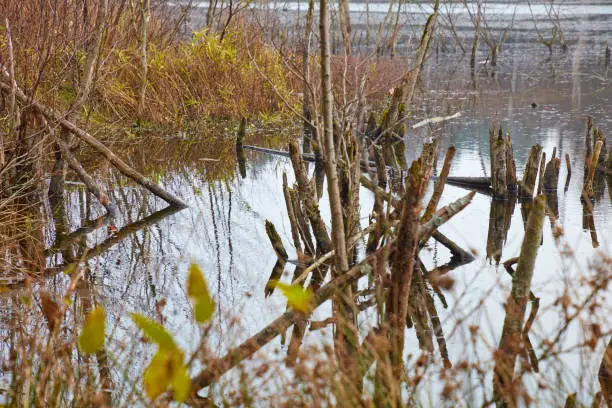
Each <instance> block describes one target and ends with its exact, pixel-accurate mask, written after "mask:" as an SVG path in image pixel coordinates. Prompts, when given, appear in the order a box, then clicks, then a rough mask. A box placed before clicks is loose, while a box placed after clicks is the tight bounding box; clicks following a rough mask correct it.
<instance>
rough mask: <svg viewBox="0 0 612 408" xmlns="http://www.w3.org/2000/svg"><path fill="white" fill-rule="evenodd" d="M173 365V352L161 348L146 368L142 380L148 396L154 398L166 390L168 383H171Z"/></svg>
mask: <svg viewBox="0 0 612 408" xmlns="http://www.w3.org/2000/svg"><path fill="white" fill-rule="evenodd" d="M171 366H172V356H171V354H170V353H169V352H168V351H166V350H164V349H160V350H159V351H158V352H157V353H156V354H155V355H154V356H153V359H152V360H151V363H150V364H149V366H148V367H147V368H146V370H145V372H144V375H143V379H142V382H143V384H144V388H145V391H146V393H147V396H148V397H149V398H151V399H152V400H154V399H155V398H157V396H158V395H159V394H161V393H162V392H164V391H166V389H167V388H168V385H170V375H171Z"/></svg>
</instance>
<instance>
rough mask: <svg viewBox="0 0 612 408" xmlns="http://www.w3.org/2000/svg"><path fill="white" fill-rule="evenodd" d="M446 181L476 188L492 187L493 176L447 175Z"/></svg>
mask: <svg viewBox="0 0 612 408" xmlns="http://www.w3.org/2000/svg"><path fill="white" fill-rule="evenodd" d="M446 182H447V183H449V184H454V185H458V186H468V187H475V188H489V187H491V177H447V178H446Z"/></svg>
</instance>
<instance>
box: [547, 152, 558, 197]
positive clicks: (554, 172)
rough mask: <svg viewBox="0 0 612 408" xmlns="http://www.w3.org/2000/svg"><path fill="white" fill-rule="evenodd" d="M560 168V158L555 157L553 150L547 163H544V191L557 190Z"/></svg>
mask: <svg viewBox="0 0 612 408" xmlns="http://www.w3.org/2000/svg"><path fill="white" fill-rule="evenodd" d="M560 170H561V159H559V158H557V157H556V154H555V152H553V157H552V158H551V159H550V161H549V162H548V164H547V165H546V170H545V171H544V182H543V188H544V191H546V192H549V191H557V186H558V185H559V171H560Z"/></svg>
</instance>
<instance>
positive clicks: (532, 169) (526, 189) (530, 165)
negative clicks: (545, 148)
mask: <svg viewBox="0 0 612 408" xmlns="http://www.w3.org/2000/svg"><path fill="white" fill-rule="evenodd" d="M541 154H542V146H540V145H539V144H537V145H535V146H532V147H531V150H529V157H528V158H527V163H526V164H525V172H524V173H523V179H522V181H521V183H520V185H519V195H520V196H521V197H524V198H533V192H534V189H535V182H536V178H537V176H538V166H539V164H540V155H541Z"/></svg>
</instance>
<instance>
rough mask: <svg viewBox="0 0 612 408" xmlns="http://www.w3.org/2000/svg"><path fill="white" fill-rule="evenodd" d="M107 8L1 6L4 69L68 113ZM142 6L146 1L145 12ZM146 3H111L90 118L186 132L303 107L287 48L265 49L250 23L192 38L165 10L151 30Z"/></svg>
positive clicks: (156, 14)
mask: <svg viewBox="0 0 612 408" xmlns="http://www.w3.org/2000/svg"><path fill="white" fill-rule="evenodd" d="M99 3H101V2H91V3H89V2H87V3H85V4H79V3H78V2H66V3H64V4H62V5H57V6H56V7H39V2H37V1H34V0H26V1H22V2H15V1H10V0H4V1H2V2H0V9H1V10H3V11H2V13H1V14H2V17H3V18H2V19H3V21H1V22H0V31H1V33H0V61H1V62H2V64H3V67H4V69H7V68H8V67H9V66H13V67H14V78H15V81H16V83H17V84H18V85H19V86H20V87H21V88H22V89H23V91H24V92H25V93H26V94H27V95H28V96H29V97H31V98H32V99H34V100H37V101H40V102H42V103H44V104H46V105H49V106H52V107H54V109H56V110H57V111H59V112H66V111H68V109H69V107H70V106H71V104H73V103H74V101H75V100H76V98H77V97H78V95H79V91H80V87H81V85H82V80H83V78H84V77H85V74H86V73H85V72H84V71H85V70H86V69H87V68H88V67H87V63H88V58H87V56H88V53H89V52H90V51H91V47H92V38H93V36H94V32H95V28H96V24H98V22H97V21H96V16H97V13H96V10H97V7H96V5H97V4H99ZM141 3H145V2H137V4H136V5H137V6H138V7H144V6H143V5H141ZM130 4H131V3H130ZM132 6H133V5H132ZM138 7H136V9H130V7H128V3H127V2H124V1H120V0H110V1H109V2H108V10H107V13H106V19H105V21H104V30H103V37H102V40H101V43H100V47H99V49H97V50H94V51H95V52H96V53H97V61H96V64H95V66H94V67H93V69H94V75H93V80H92V86H91V91H90V97H89V98H88V99H87V101H86V102H85V103H84V105H83V109H82V112H80V113H81V114H80V117H81V120H84V121H86V122H87V123H90V124H94V125H96V124H97V125H100V126H105V127H106V126H108V125H109V124H119V125H122V124H123V125H131V124H133V123H138V124H145V123H149V124H155V125H162V126H165V127H172V128H180V127H182V126H184V125H185V123H187V122H190V121H197V120H201V119H206V118H234V119H236V118H239V117H242V116H249V117H257V116H258V115H264V116H266V115H268V116H269V115H272V114H277V113H278V112H282V111H284V110H285V102H283V99H284V100H285V101H286V102H288V103H290V104H295V103H296V101H297V99H296V94H295V92H294V90H293V88H294V87H293V86H292V84H291V79H290V78H289V76H288V75H287V73H286V70H285V69H284V68H283V65H282V60H281V58H280V55H279V52H278V50H276V49H275V48H274V47H270V46H269V45H267V44H265V42H264V41H263V38H262V36H261V32H260V31H259V30H258V29H257V27H256V26H255V25H254V23H253V22H252V21H250V20H249V19H247V18H244V19H242V18H241V19H240V20H238V19H237V20H236V21H235V22H234V24H233V25H232V26H231V27H228V28H227V30H224V32H223V33H219V32H217V31H215V30H211V29H209V28H203V29H202V30H200V31H196V32H190V31H189V30H187V29H186V28H185V25H184V23H185V22H184V19H185V17H184V16H182V15H177V13H176V10H175V9H172V8H168V7H167V6H164V5H163V4H158V5H157V6H156V7H153V9H152V10H149V13H150V15H149V17H145V18H147V20H146V21H147V23H146V32H143V28H142V27H143V26H142V22H143V20H142V16H141V14H140V13H139V10H138ZM26 15H27V18H26ZM4 20H6V21H4ZM33 21H35V22H36V24H32V22H33ZM221 35H222V36H223V39H222V40H221ZM9 36H10V40H11V42H12V44H11V45H12V47H11V50H9ZM143 36H144V40H143ZM143 41H146V47H145V51H144V54H145V55H144V56H143V46H142V45H143ZM143 58H146V65H145V67H146V71H145V70H144V69H143V61H142V59H143ZM262 75H263V76H265V77H266V78H268V79H269V81H266V80H262ZM272 83H273V84H274V85H271V84H272ZM143 89H144V93H142V90H143ZM141 98H142V100H141ZM5 102H6V101H5ZM3 123H4V121H3ZM5 126H6V123H5Z"/></svg>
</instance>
